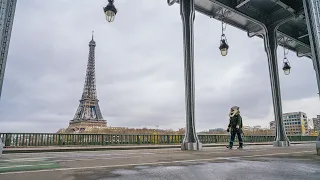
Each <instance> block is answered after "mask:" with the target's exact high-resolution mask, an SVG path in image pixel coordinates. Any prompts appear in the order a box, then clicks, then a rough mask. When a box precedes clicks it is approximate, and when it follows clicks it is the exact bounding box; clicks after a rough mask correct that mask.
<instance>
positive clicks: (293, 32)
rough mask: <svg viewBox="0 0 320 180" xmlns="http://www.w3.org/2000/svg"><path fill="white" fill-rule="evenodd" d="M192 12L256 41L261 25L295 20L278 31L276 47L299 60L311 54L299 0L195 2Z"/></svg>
mask: <svg viewBox="0 0 320 180" xmlns="http://www.w3.org/2000/svg"><path fill="white" fill-rule="evenodd" d="M195 9H196V11H198V12H200V13H202V14H204V15H207V16H209V17H211V18H215V19H217V20H220V21H221V20H222V19H223V21H224V22H226V23H228V24H230V25H232V26H234V27H237V28H239V29H241V30H243V31H245V32H247V33H248V35H250V34H251V35H252V36H255V35H257V36H258V37H261V34H260V35H259V32H261V31H263V27H262V26H263V25H265V24H270V23H272V22H274V21H276V20H278V19H281V18H287V17H294V18H293V19H292V20H289V21H287V22H286V23H285V24H283V25H281V26H280V27H279V29H278V34H277V37H278V42H279V45H281V46H285V47H286V48H288V49H290V50H292V51H295V52H297V54H298V55H299V56H305V55H307V56H308V54H310V53H311V49H310V41H309V34H308V29H307V24H306V19H305V14H304V9H303V2H302V0H281V1H279V0H195ZM256 33H258V34H256ZM308 57H309V56H308Z"/></svg>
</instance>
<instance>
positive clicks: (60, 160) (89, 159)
mask: <svg viewBox="0 0 320 180" xmlns="http://www.w3.org/2000/svg"><path fill="white" fill-rule="evenodd" d="M140 157H143V156H129V157H109V158H88V159H67V160H63V159H59V160H54V161H55V162H72V161H92V160H107V159H128V158H140Z"/></svg>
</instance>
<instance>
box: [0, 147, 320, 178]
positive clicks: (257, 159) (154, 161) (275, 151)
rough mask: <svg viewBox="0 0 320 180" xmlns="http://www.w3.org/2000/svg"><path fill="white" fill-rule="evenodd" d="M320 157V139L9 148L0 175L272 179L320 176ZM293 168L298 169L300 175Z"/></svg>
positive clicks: (2, 159)
mask: <svg viewBox="0 0 320 180" xmlns="http://www.w3.org/2000/svg"><path fill="white" fill-rule="evenodd" d="M319 162H320V156H317V155H316V149H315V144H298V145H292V146H290V147H281V148H280V147H273V146H271V145H256V146H246V147H245V149H243V150H238V149H232V150H229V149H226V147H207V148H204V149H203V150H202V151H181V150H179V149H174V148H171V149H139V150H109V151H95V152H89V151H77V152H44V153H32V154H30V153H13V154H4V155H3V157H2V158H1V159H0V179H1V180H2V179H10V180H21V179H23V180H38V179H39V180H44V179H45V180H69V179H77V180H90V179H116V180H121V179H123V180H127V179H128V180H129V179H130V180H134V179H137V180H139V179H168V180H171V179H172V180H180V179H181V180H182V179H191V180H192V179H201V180H205V179H213V177H215V178H216V179H237V178H236V177H238V176H241V177H243V178H241V179H247V180H259V179H263V180H267V179H268V178H266V177H270V178H269V179H270V180H271V179H283V180H292V179H301V176H302V175H303V177H304V178H303V179H308V180H318V179H317V178H318V177H319V175H320V165H319ZM285 165H288V166H285ZM297 167H304V168H297ZM270 168H271V169H272V171H271V170H270ZM284 171H285V172H284ZM231 172H239V173H240V174H236V175H235V174H234V173H231ZM247 172H250V173H247ZM262 174H263V176H264V177H262V176H261V175H262ZM288 174H289V175H288ZM290 174H292V175H295V178H292V176H291V175H290ZM229 176H230V177H229ZM287 176H288V177H287ZM290 177H291V178H290Z"/></svg>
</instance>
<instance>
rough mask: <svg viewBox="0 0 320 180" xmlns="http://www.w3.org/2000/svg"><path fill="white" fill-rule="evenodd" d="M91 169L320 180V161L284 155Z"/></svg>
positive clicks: (130, 175)
mask: <svg viewBox="0 0 320 180" xmlns="http://www.w3.org/2000/svg"><path fill="white" fill-rule="evenodd" d="M92 173H93V174H95V175H94V176H95V178H94V179H95V180H96V179H99V180H105V179H108V180H113V179H114V180H180V179H181V180H185V179H187V180H207V179H208V180H242V179H244V180H302V179H307V180H319V179H320V178H319V177H320V162H318V163H317V162H314V161H306V160H304V161H301V160H300V161H296V160H291V159H283V158H280V159H279V158H259V159H255V160H254V161H251V160H239V159H234V160H226V161H220V162H214V163H198V164H194V163H188V164H180V165H172V166H137V167H131V168H127V169H124V168H122V169H119V168H118V169H113V170H112V169H110V170H105V169H104V170H100V171H93V172H92ZM97 176H99V177H97ZM92 177H93V176H92V174H88V176H86V177H84V176H83V174H82V176H81V177H80V176H77V175H76V176H75V179H86V180H91V179H92ZM92 180H93V179H92Z"/></svg>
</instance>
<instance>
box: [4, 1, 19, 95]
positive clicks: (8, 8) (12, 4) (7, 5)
mask: <svg viewBox="0 0 320 180" xmlns="http://www.w3.org/2000/svg"><path fill="white" fill-rule="evenodd" d="M16 4H17V0H0V97H1V91H2V83H3V79H4V72H5V68H6V62H7V56H8V51H9V44H10V37H11V30H12V26H13V20H14V14H15V10H16Z"/></svg>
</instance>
